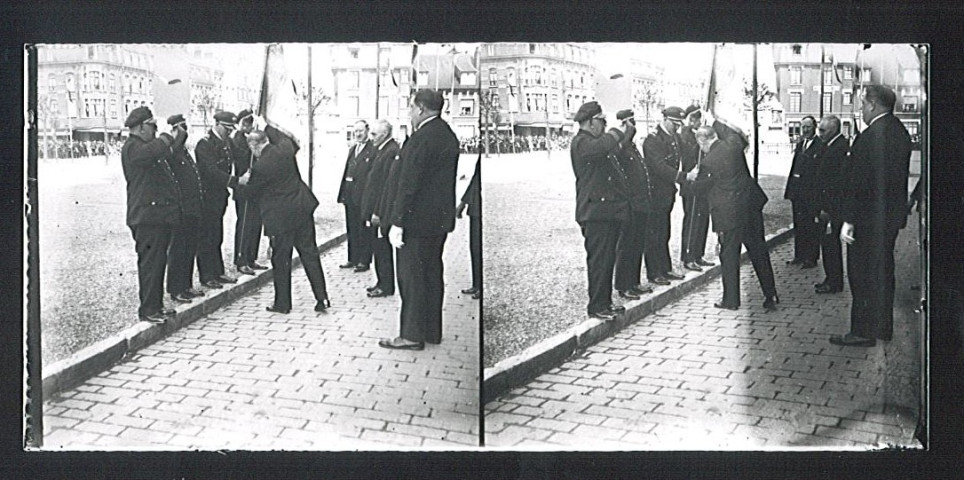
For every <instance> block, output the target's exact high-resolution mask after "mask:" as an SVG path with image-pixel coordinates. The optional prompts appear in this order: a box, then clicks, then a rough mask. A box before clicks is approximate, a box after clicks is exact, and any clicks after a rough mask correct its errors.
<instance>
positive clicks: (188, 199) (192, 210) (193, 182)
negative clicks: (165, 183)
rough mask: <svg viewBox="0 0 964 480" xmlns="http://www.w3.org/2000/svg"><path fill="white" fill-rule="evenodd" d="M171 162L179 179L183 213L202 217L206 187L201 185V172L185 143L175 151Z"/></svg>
mask: <svg viewBox="0 0 964 480" xmlns="http://www.w3.org/2000/svg"><path fill="white" fill-rule="evenodd" d="M170 164H171V170H172V171H173V172H174V178H175V179H176V180H177V186H178V198H179V199H180V203H181V213H182V214H183V215H184V216H189V217H200V216H201V204H202V202H203V200H204V187H203V186H202V185H201V174H200V172H198V168H197V164H196V163H194V159H193V158H191V154H190V153H189V152H188V151H187V148H185V147H184V146H183V145H182V146H181V147H180V148H178V149H176V150H175V151H174V154H173V158H172V160H171V161H170Z"/></svg>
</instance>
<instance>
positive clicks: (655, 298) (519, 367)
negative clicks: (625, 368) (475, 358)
mask: <svg viewBox="0 0 964 480" xmlns="http://www.w3.org/2000/svg"><path fill="white" fill-rule="evenodd" d="M792 234H793V229H792V228H789V227H788V228H784V229H782V230H779V231H777V232H776V233H774V234H772V235H769V236H767V240H766V242H767V246H768V247H770V248H771V249H772V248H773V247H774V246H775V245H778V244H780V243H783V242H784V241H785V240H787V239H788V238H789V237H790V236H791V235H792ZM748 259H749V257H748V256H747V254H746V252H743V254H742V255H741V257H740V262H741V263H742V262H745V261H747V260H748ZM719 275H720V265H716V266H713V267H710V268H709V269H707V270H704V271H703V272H702V273H700V274H699V275H696V276H695V277H692V278H688V279H686V280H684V281H683V282H682V283H678V284H674V285H672V286H670V287H667V288H663V289H661V290H659V291H657V292H656V293H655V294H654V295H652V296H650V297H648V298H644V299H642V300H637V301H635V302H632V303H631V304H628V305H626V313H624V314H622V315H620V316H619V317H617V318H616V320H615V321H611V322H604V321H602V320H597V319H588V320H586V321H584V322H582V323H580V324H579V325H576V326H575V327H572V328H570V329H568V330H566V331H565V332H562V333H560V334H558V335H555V336H552V337H550V338H548V339H546V340H543V341H542V342H539V343H537V344H535V345H533V346H531V347H529V348H527V349H526V350H524V351H523V352H522V353H520V354H518V355H514V356H512V357H509V358H506V359H504V360H502V361H500V362H498V363H496V364H495V365H494V366H492V367H489V368H486V369H485V372H484V380H483V382H482V404H483V405H485V404H486V403H488V402H490V401H492V400H495V399H496V398H498V397H499V396H500V395H502V394H504V393H506V392H508V391H509V390H511V389H512V388H514V387H516V386H519V385H523V384H525V383H526V382H528V381H529V380H531V379H533V378H535V377H537V376H539V375H540V374H542V373H544V372H546V371H548V370H550V369H552V368H554V367H556V366H558V365H560V364H561V363H562V362H564V361H565V360H566V359H568V358H570V357H571V356H572V355H573V354H574V353H576V352H577V351H579V350H582V349H584V348H586V347H589V346H591V345H594V344H596V343H597V342H599V341H601V340H603V339H605V338H608V337H610V336H611V335H613V334H615V333H616V332H619V331H620V330H622V329H623V328H625V327H627V326H629V325H631V324H633V323H636V322H637V321H639V320H640V319H642V318H645V317H646V316H647V315H649V314H651V313H653V312H655V311H657V310H659V309H661V308H663V307H665V306H667V305H669V304H671V303H673V302H676V301H677V300H680V299H681V298H683V297H684V296H685V295H686V294H688V293H690V292H692V291H694V290H696V289H697V288H700V287H702V286H703V285H706V284H707V283H709V281H710V280H713V279H715V278H716V277H717V276H719Z"/></svg>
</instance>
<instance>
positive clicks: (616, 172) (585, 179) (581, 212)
mask: <svg viewBox="0 0 964 480" xmlns="http://www.w3.org/2000/svg"><path fill="white" fill-rule="evenodd" d="M574 119H575V120H576V121H577V122H578V123H579V132H578V133H576V136H575V137H573V139H572V143H571V144H570V156H571V160H572V171H573V173H574V174H575V176H576V222H577V223H579V226H580V227H581V229H582V235H583V238H584V239H585V248H586V264H587V265H586V266H587V273H588V276H589V278H588V280H589V282H588V284H589V304H588V305H587V307H586V311H587V313H588V314H589V316H590V317H592V318H598V319H600V320H612V319H613V318H615V316H616V315H617V314H618V313H621V312H622V311H625V308H624V307H616V306H614V305H613V302H612V289H613V288H612V287H613V269H614V268H615V265H616V244H617V241H618V240H619V233H620V231H621V230H622V228H623V223H624V222H626V221H627V220H628V219H629V202H628V199H629V189H630V187H629V184H628V182H627V180H626V176H625V174H624V173H623V171H622V168H621V167H620V165H619V162H618V160H617V158H616V155H615V153H616V150H617V149H618V148H619V143H620V142H621V141H622V140H623V139H624V138H625V137H626V136H630V137H631V136H632V134H633V133H635V130H636V127H635V126H634V125H632V124H630V123H623V124H621V125H620V126H619V127H617V128H613V129H610V130H609V132H607V133H603V132H604V130H605V128H606V118H605V117H604V116H603V113H602V108H601V107H600V106H599V104H598V103H596V102H588V103H585V104H583V105H582V106H581V107H579V110H578V111H577V112H576V116H575V117H574Z"/></svg>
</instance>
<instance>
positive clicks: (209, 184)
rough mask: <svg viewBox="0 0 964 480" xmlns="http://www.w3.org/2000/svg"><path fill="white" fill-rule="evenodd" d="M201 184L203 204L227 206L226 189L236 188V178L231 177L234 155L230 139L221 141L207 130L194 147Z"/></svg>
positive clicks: (211, 131)
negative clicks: (202, 187) (203, 195)
mask: <svg viewBox="0 0 964 480" xmlns="http://www.w3.org/2000/svg"><path fill="white" fill-rule="evenodd" d="M194 156H195V157H196V158H197V166H198V170H199V171H200V172H201V183H202V184H203V185H204V192H205V197H204V201H205V203H210V204H213V205H227V201H228V187H231V188H234V187H235V186H237V177H234V176H232V175H231V169H232V168H233V167H234V155H233V153H232V147H231V143H230V139H227V140H222V139H220V138H218V136H217V135H216V134H215V133H214V131H213V130H209V131H208V134H207V135H205V137H204V138H202V139H201V140H199V141H198V142H197V146H196V147H194Z"/></svg>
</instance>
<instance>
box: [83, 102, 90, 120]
mask: <svg viewBox="0 0 964 480" xmlns="http://www.w3.org/2000/svg"><path fill="white" fill-rule="evenodd" d="M84 116H85V117H90V100H84Z"/></svg>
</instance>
